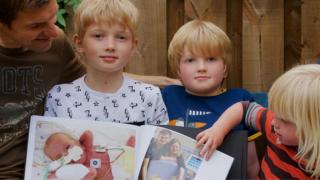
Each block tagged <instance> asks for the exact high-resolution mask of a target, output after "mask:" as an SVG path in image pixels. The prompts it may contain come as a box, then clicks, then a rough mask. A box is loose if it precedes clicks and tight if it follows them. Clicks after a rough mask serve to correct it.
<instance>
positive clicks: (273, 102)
mask: <svg viewBox="0 0 320 180" xmlns="http://www.w3.org/2000/svg"><path fill="white" fill-rule="evenodd" d="M319 92H320V65H318V64H308V65H300V66H297V67H294V68H292V69H291V70H289V71H288V72H286V73H285V74H283V75H282V76H280V77H279V78H278V79H277V80H276V81H275V82H274V84H273V85H272V87H271V89H270V91H269V94H268V97H269V109H270V110H268V109H266V108H263V107H261V106H260V105H258V104H256V103H249V102H242V103H236V104H234V105H233V106H231V107H230V108H228V109H227V110H226V111H225V112H224V113H223V114H222V115H221V117H220V118H219V120H218V121H217V122H216V123H215V124H214V125H213V126H212V127H211V128H209V129H207V130H205V131H203V132H201V133H200V134H198V136H197V140H198V143H197V145H198V146H202V145H203V144H204V146H203V148H202V150H201V152H200V154H201V155H202V156H206V159H208V158H209V157H210V156H211V154H212V153H213V151H214V150H215V148H216V147H217V146H219V145H220V144H221V142H222V140H223V138H224V136H225V135H226V134H227V133H228V131H229V130H230V129H232V127H234V126H236V125H237V124H238V123H240V122H241V119H242V118H243V116H245V123H246V125H247V126H250V127H252V128H255V129H256V130H259V131H261V132H262V133H263V134H264V135H265V137H266V140H267V148H266V152H265V155H264V158H263V160H262V163H261V170H260V172H259V178H260V179H319V178H320V136H319V131H320V93H319Z"/></svg>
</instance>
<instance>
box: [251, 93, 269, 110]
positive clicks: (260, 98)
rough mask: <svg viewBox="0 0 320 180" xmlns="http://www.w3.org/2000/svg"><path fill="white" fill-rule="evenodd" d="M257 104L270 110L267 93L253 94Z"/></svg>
mask: <svg viewBox="0 0 320 180" xmlns="http://www.w3.org/2000/svg"><path fill="white" fill-rule="evenodd" d="M251 95H252V97H253V99H254V101H255V102H257V103H258V104H260V105H261V106H263V107H265V108H268V94H267V93H265V92H252V93H251Z"/></svg>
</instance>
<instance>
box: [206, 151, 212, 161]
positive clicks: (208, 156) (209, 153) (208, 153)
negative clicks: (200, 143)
mask: <svg viewBox="0 0 320 180" xmlns="http://www.w3.org/2000/svg"><path fill="white" fill-rule="evenodd" d="M213 152H214V150H209V151H208V152H207V154H206V161H209V159H210V158H211V156H212V154H213Z"/></svg>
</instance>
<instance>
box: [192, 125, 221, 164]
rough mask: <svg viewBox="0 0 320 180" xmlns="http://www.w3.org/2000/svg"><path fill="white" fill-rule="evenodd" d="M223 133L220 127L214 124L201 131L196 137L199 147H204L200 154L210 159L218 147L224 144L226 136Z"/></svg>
mask: <svg viewBox="0 0 320 180" xmlns="http://www.w3.org/2000/svg"><path fill="white" fill-rule="evenodd" d="M223 134H224V133H223V132H220V131H219V129H217V128H215V127H214V126H212V127H211V128H209V129H206V130H204V131H202V132H200V133H199V134H198V135H197V137H196V140H197V144H196V146H197V148H201V147H202V148H201V150H200V156H202V157H205V159H206V160H209V159H210V157H211V156H212V154H213V152H214V151H215V150H216V148H217V147H219V146H220V145H221V144H222V142H223V139H224V137H225V136H224V135H223Z"/></svg>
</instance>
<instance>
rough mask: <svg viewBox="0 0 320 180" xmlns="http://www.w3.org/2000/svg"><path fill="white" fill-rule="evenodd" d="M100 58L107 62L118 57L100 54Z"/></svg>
mask: <svg viewBox="0 0 320 180" xmlns="http://www.w3.org/2000/svg"><path fill="white" fill-rule="evenodd" d="M100 58H101V59H102V60H103V61H104V62H107V63H112V62H114V61H116V60H117V59H118V57H117V56H109V55H108V56H100Z"/></svg>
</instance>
